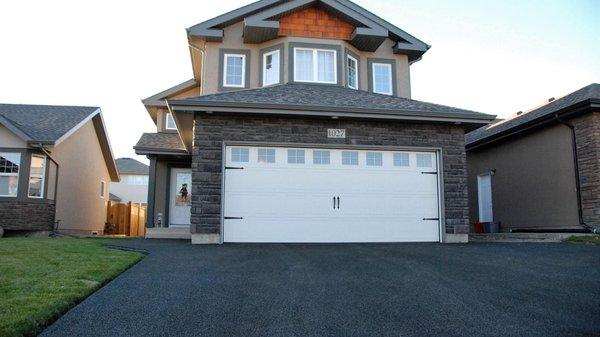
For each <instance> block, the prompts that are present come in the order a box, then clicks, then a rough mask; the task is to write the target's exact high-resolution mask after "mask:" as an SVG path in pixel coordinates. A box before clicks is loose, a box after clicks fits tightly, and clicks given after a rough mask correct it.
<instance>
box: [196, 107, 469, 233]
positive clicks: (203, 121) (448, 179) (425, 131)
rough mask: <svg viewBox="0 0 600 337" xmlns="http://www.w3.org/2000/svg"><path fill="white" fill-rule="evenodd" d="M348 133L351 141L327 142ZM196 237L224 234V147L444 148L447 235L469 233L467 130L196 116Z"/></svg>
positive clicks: (453, 126)
mask: <svg viewBox="0 0 600 337" xmlns="http://www.w3.org/2000/svg"><path fill="white" fill-rule="evenodd" d="M327 128H340V129H346V139H329V138H327ZM194 133H195V134H194V150H193V156H192V215H191V223H192V228H191V231H192V233H199V234H219V231H220V217H221V181H222V173H221V167H222V163H221V161H222V144H223V141H255V142H280V143H312V144H315V143H318V144H350V145H378V146H419V147H440V148H442V151H443V164H444V202H445V217H446V232H447V233H468V232H469V214H468V206H467V173H466V155H465V144H464V130H463V128H462V127H461V126H458V125H441V124H409V123H400V122H371V121H368V122H367V121H346V120H330V119H310V120H309V119H300V118H279V117H253V116H223V115H217V114H210V115H209V114H196V117H195V123H194Z"/></svg>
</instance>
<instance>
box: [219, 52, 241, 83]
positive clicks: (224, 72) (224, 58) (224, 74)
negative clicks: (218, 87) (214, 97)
mask: <svg viewBox="0 0 600 337" xmlns="http://www.w3.org/2000/svg"><path fill="white" fill-rule="evenodd" d="M228 57H241V58H242V83H241V84H228V83H227V58H228ZM245 86H246V55H244V54H228V53H225V54H223V87H227V88H244V87H245Z"/></svg>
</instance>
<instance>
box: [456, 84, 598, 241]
mask: <svg viewBox="0 0 600 337" xmlns="http://www.w3.org/2000/svg"><path fill="white" fill-rule="evenodd" d="M466 140H467V163H468V173H469V205H470V210H471V212H470V219H471V222H472V223H474V222H477V221H481V222H490V221H495V222H501V223H502V226H503V227H504V229H520V230H532V229H536V230H576V229H582V228H583V227H590V226H595V227H598V226H600V84H591V85H588V86H586V87H584V88H582V89H580V90H577V91H575V92H573V93H571V94H569V95H567V96H565V97H562V98H559V99H556V100H555V99H550V100H549V101H548V102H547V104H544V105H543V106H541V107H538V108H535V109H533V110H531V111H528V112H519V113H517V115H515V116H513V117H511V118H508V119H506V120H501V121H498V122H495V123H493V124H490V125H489V126H486V127H483V128H480V129H478V130H475V131H473V132H471V133H469V134H467V136H466Z"/></svg>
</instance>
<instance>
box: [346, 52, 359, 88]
mask: <svg viewBox="0 0 600 337" xmlns="http://www.w3.org/2000/svg"><path fill="white" fill-rule="evenodd" d="M346 83H347V84H348V87H349V88H352V89H358V60H356V59H355V58H354V57H352V56H350V55H348V56H347V58H346Z"/></svg>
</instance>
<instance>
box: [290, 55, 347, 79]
mask: <svg viewBox="0 0 600 337" xmlns="http://www.w3.org/2000/svg"><path fill="white" fill-rule="evenodd" d="M336 57H337V51H336V50H330V49H309V48H294V81H296V82H316V83H330V84H335V83H337V64H336V63H337V59H336Z"/></svg>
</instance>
